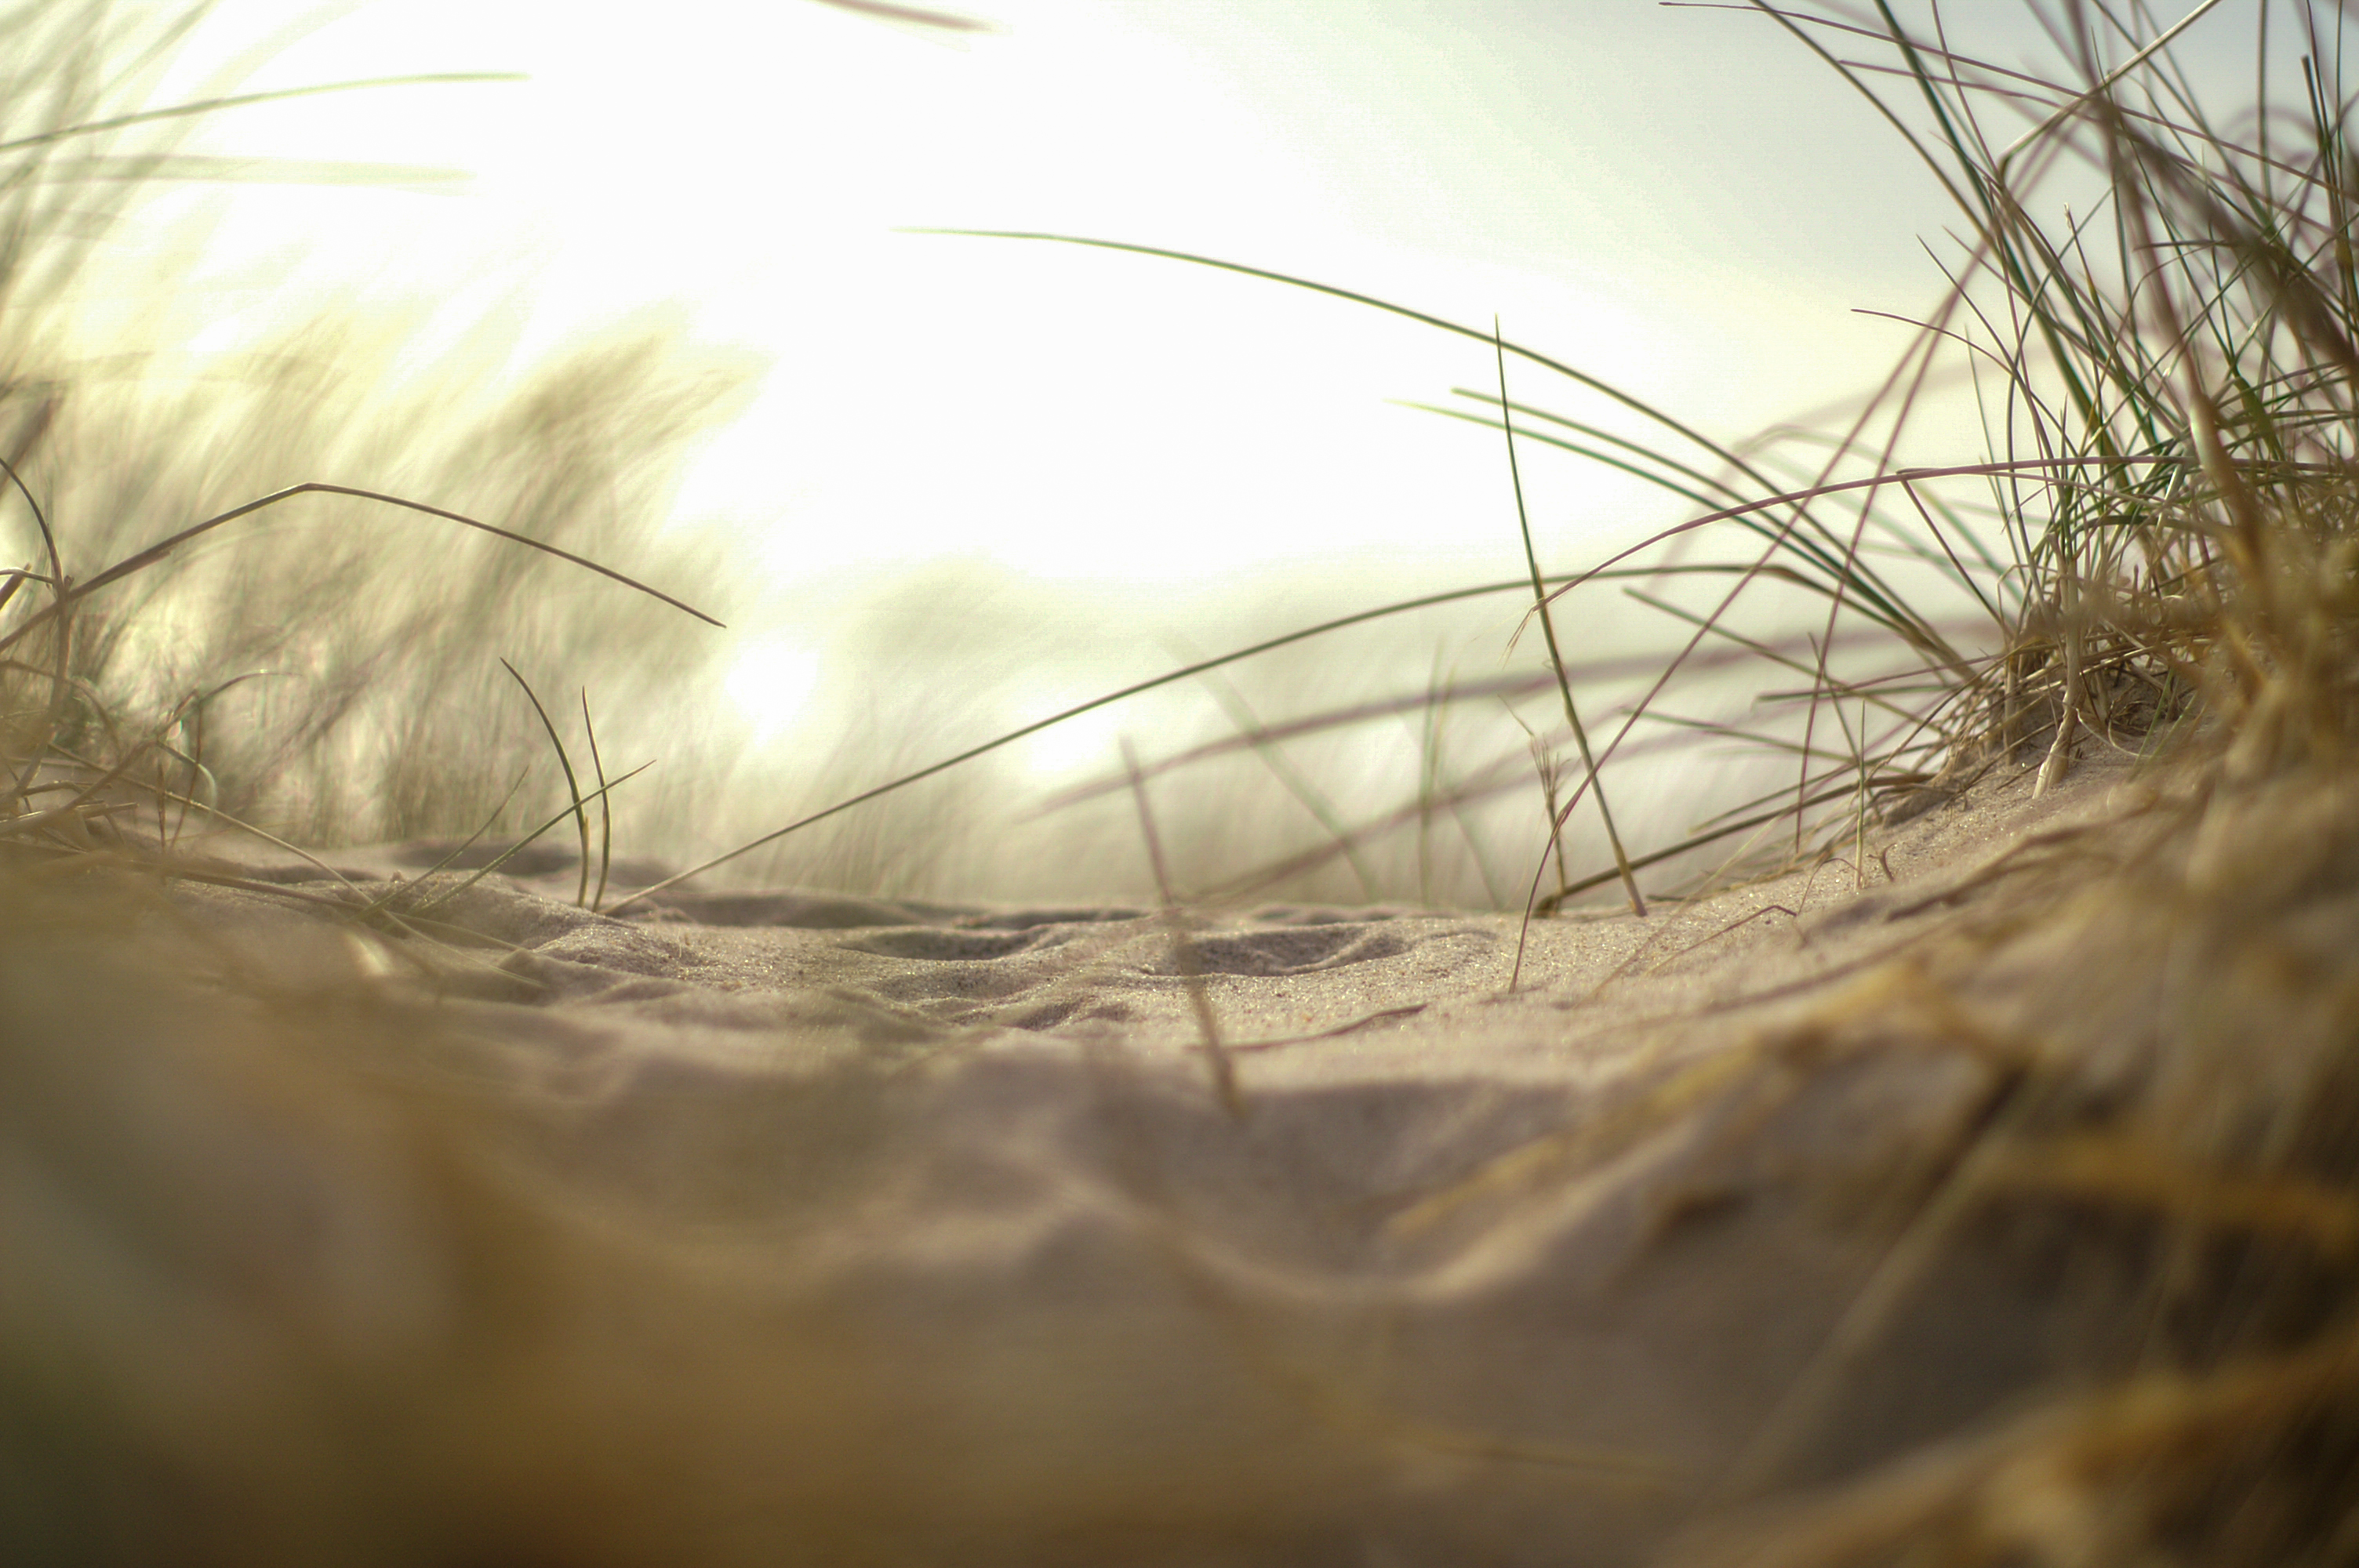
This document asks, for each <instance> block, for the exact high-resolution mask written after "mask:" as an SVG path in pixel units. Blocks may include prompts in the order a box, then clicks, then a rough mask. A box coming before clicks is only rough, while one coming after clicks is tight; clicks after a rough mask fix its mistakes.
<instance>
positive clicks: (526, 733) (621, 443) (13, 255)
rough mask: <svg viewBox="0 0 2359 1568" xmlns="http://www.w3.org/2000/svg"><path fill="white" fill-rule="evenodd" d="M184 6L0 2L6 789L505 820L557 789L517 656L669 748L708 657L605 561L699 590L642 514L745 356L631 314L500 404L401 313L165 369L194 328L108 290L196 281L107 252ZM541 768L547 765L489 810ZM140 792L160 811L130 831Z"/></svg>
mask: <svg viewBox="0 0 2359 1568" xmlns="http://www.w3.org/2000/svg"><path fill="white" fill-rule="evenodd" d="M201 11H202V8H201V7H200V8H197V9H196V10H194V11H190V12H188V13H185V14H179V15H174V16H167V17H164V18H162V19H160V20H159V19H156V18H147V19H146V20H145V21H144V23H143V22H142V21H141V20H140V19H137V18H134V19H131V20H128V21H126V20H124V19H120V18H115V17H114V16H111V15H110V14H109V11H108V9H107V8H106V7H104V6H98V5H61V4H54V3H52V4H36V5H26V6H22V7H20V8H18V9H17V10H16V12H14V13H12V14H11V15H10V16H8V17H7V18H6V23H7V26H8V27H9V28H10V30H11V33H12V36H13V37H14V38H16V46H17V47H16V51H15V53H14V55H13V57H12V58H14V59H16V60H17V61H19V62H20V63H19V65H18V66H17V67H16V70H17V74H18V81H17V82H16V88H15V90H13V91H12V92H10V93H9V95H8V97H7V98H6V99H5V110H0V113H5V124H0V142H5V150H6V152H7V154H8V156H9V157H11V158H12V159H13V160H14V161H13V162H12V163H11V164H10V165H9V166H8V167H7V169H6V173H5V197H4V198H0V199H4V200H5V203H6V206H5V212H0V224H5V232H6V234H7V236H8V245H7V248H6V250H5V254H0V439H5V442H6V445H5V449H0V458H5V460H6V461H7V463H8V465H9V472H8V479H7V483H8V487H9V488H8V494H7V498H6V502H5V510H0V515H5V518H6V519H7V526H8V527H9V528H10V529H11V531H12V532H14V533H15V534H16V536H17V537H18V538H19V539H20V540H23V541H27V542H29V544H30V545H31V547H32V548H31V555H30V557H29V558H27V560H26V561H25V563H24V565H23V567H22V568H21V569H20V570H19V571H17V572H16V573H14V574H12V575H11V576H10V578H9V579H8V581H9V588H8V592H9V598H10V600H11V602H10V603H9V605H8V606H7V609H6V611H5V618H0V648H4V649H5V659H6V661H7V662H6V665H5V672H0V673H5V700H6V706H7V708H8V711H9V719H8V723H9V745H10V752H11V756H10V760H9V765H10V767H11V769H12V770H13V771H14V772H16V774H17V775H18V784H17V785H16V788H15V789H14V791H13V792H12V796H11V798H12V800H13V801H14V802H16V804H17V805H18V806H20V807H21V806H25V805H27V804H35V805H40V804H47V805H54V804H55V801H54V800H53V799H50V798H49V796H48V795H46V794H40V793H39V792H49V791H53V790H55V789H58V788H62V787H64V786H65V784H66V783H67V782H69V781H80V782H78V783H74V784H73V789H74V790H76V791H79V790H83V789H86V788H88V787H89V784H90V783H91V781H92V780H94V779H96V778H99V777H102V776H103V777H105V778H106V779H107V780H108V784H109V787H110V788H111V789H112V790H113V791H114V798H113V802H112V804H113V805H114V806H115V807H116V808H117V811H116V818H117V820H118V821H120V822H124V823H130V822H133V821H136V822H138V823H141V824H143V825H144V827H145V829H146V831H147V836H148V837H149V838H157V837H159V836H160V837H166V838H179V837H181V836H182V835H183V833H184V832H188V831H196V832H200V833H202V832H207V831H210V830H211V829H212V828H214V827H218V826H220V825H222V824H224V823H228V822H245V823H248V824H251V825H254V826H257V827H263V828H265V829H266V830H267V831H268V832H270V833H271V834H273V835H276V836H278V837H281V838H291V839H295V840H298V841H301V842H306V843H310V844H315V845H331V844H340V843H350V842H356V841H374V840H382V839H386V838H402V837H409V836H414V835H421V834H429V835H431V834H464V833H468V832H472V831H475V830H478V829H482V828H486V827H489V828H490V829H491V830H492V831H495V832H500V831H506V832H508V833H511V834H512V833H513V832H514V831H515V830H516V828H517V827H519V826H520V825H521V824H522V823H523V822H524V821H525V820H527V816H529V813H530V811H531V810H532V809H537V808H544V807H545V806H546V803H547V801H548V799H549V791H550V786H551V781H553V779H554V777H555V773H556V770H554V769H553V768H550V767H549V766H548V745H549V741H548V740H547V738H546V737H545V735H544V734H543V732H542V730H541V727H540V725H539V723H538V720H537V719H536V718H535V716H534V714H533V712H532V710H531V708H529V707H528V706H527V704H526V702H525V701H524V700H523V699H522V697H520V696H519V694H518V693H517V691H516V687H515V685H514V684H513V683H512V680H511V677H510V676H508V675H507V674H506V673H505V672H504V671H503V669H502V667H501V664H500V660H501V658H502V657H503V656H505V657H506V658H508V659H510V660H512V661H514V662H515V663H516V665H517V666H518V670H519V674H520V675H521V676H523V677H524V678H526V679H527V680H530V681H532V682H533V683H535V684H536V685H537V686H538V687H540V688H541V689H542V690H543V691H546V692H547V693H548V694H549V697H550V699H551V700H552V701H553V702H555V703H557V704H558V705H560V707H561V708H565V709H566V710H567V711H568V712H569V713H571V711H572V710H573V709H574V708H575V707H576V704H577V702H578V701H579V700H580V698H581V697H582V690H583V688H584V687H588V688H592V689H591V690H590V691H589V693H588V700H589V702H590V703H591V704H592V706H593V707H594V710H595V712H596V714H597V717H598V718H599V719H603V720H604V721H605V723H606V724H607V726H608V729H607V735H606V739H607V741H608V742H609V743H610V744H613V743H614V742H616V741H620V742H621V743H622V744H623V745H624V746H626V747H628V748H629V749H630V750H631V751H632V752H638V751H640V750H641V749H642V748H644V747H647V746H648V745H649V744H651V743H652V744H664V745H679V744H680V743H681V742H682V741H684V740H685V737H683V736H682V735H681V734H680V733H679V730H677V727H675V726H672V725H669V724H668V723H659V722H651V721H650V716H651V715H653V714H657V713H660V712H664V711H667V710H668V707H669V703H670V701H671V699H672V698H673V697H674V696H675V695H676V691H677V687H678V683H679V682H681V681H683V680H692V679H693V678H694V677H695V676H696V675H697V674H698V673H699V671H700V670H701V668H702V667H703V666H704V665H706V664H707V663H708V662H709V659H710V656H711V654H712V653H713V652H714V651H716V649H715V645H714V644H713V643H712V641H711V640H710V639H711V631H710V628H709V627H702V626H699V625H697V623H696V622H695V620H694V619H692V618H691V616H690V615H683V614H681V613H680V610H681V609H682V608H685V607H684V606H683V605H682V604H681V602H680V600H679V599H678V598H676V597H673V595H670V594H655V593H651V592H645V591H642V592H634V591H631V589H633V588H634V587H636V586H639V585H638V583H637V582H636V581H635V579H631V578H627V577H624V576H623V575H622V574H620V573H616V572H614V571H612V570H610V568H606V567H605V566H603V565H598V564H597V562H599V561H601V560H603V559H604V558H607V557H614V558H616V559H620V558H622V557H625V556H626V555H627V556H631V557H636V559H635V560H634V561H633V565H634V566H635V567H639V568H642V569H643V570H644V572H645V576H646V579H647V580H650V581H652V580H656V579H661V580H662V581H664V582H666V583H667V584H669V587H670V588H671V589H673V590H674V593H675V594H676V593H678V592H680V591H686V592H690V593H696V594H699V595H701V594H702V592H703V590H704V589H708V588H710V587H711V585H712V583H713V582H714V580H715V579H717V577H718V571H717V569H716V568H717V567H718V560H717V557H715V555H714V554H713V552H712V551H711V550H710V549H708V548H706V547H704V546H702V545H701V544H700V543H697V542H695V541H693V540H690V538H689V537H688V536H687V535H684V534H680V535H672V536H670V537H668V538H663V539H661V540H658V527H657V525H658V524H659V523H660V522H661V520H662V518H663V514H664V511H665V509H666V507H667V505H668V503H669V498H670V493H671V491H672V488H673V483H674V480H675V477H676V474H677V471H678V466H679V460H680V459H681V457H682V456H683V455H684V449H685V446H686V443H687V442H688V441H689V440H690V439H691V438H694V437H696V436H697V435H700V434H701V433H702V432H703V431H704V430H706V429H707V428H709V427H711V426H712V423H713V422H714V421H715V420H716V419H717V418H718V417H719V416H722V415H723V414H725V412H726V411H727V409H728V407H729V406H730V404H731V402H732V400H733V399H734V397H735V396H736V395H738V394H739V393H740V392H741V391H742V389H743V387H744V385H745V381H746V375H745V368H744V367H743V366H742V365H739V364H736V363H734V362H731V361H729V360H727V359H725V358H722V357H718V356H714V355H712V354H709V353H696V352H691V351H688V350H687V349H686V348H685V347H684V346H683V345H682V343H681V341H680V336H679V332H678V330H676V329H675V328H673V327H671V326H670V325H669V324H667V323H665V322H663V321H662V320H660V319H653V318H650V319H648V320H647V321H645V322H642V323H640V324H638V325H636V326H634V327H631V328H627V329H624V330H617V331H615V332H614V333H612V334H610V335H609V336H608V337H607V338H606V339H605V340H604V341H601V342H596V343H592V344H590V345H588V346H586V347H583V348H581V349H578V350H576V351H573V352H572V353H571V355H570V356H567V357H563V358H560V359H558V360H555V361H553V362H550V363H549V364H546V365H544V366H542V367H540V368H539V369H538V371H537V372H536V373H532V374H530V375H528V376H527V377H525V378H524V379H523V380H522V381H521V382H520V383H519V384H516V385H513V386H509V385H505V384H502V383H501V381H500V380H499V376H500V373H501V369H502V367H501V366H500V365H499V363H498V359H499V357H500V355H499V352H498V351H499V350H500V348H501V347H502V345H501V343H500V342H499V341H497V339H496V335H495V333H493V332H479V333H477V334H475V336H474V337H473V338H472V339H462V341H460V342H459V343H458V344H457V345H456V346H455V347H454V348H453V349H452V350H451V351H450V352H449V354H448V357H447V358H446V359H444V360H443V361H442V362H439V363H433V364H428V365H425V366H423V367H420V366H419V365H417V364H415V363H412V362H410V360H411V356H409V355H408V352H407V349H408V341H409V340H410V338H411V337H412V336H413V334H414V331H415V330H416V329H417V327H418V326H419V324H420V323H419V321H418V320H417V319H414V318H405V317H402V316H399V315H398V314H396V315H394V316H391V317H388V316H386V315H385V314H382V313H378V314H364V312H363V311H362V310H361V309H360V308H357V307H354V308H346V309H344V310H342V312H330V313H325V314H322V315H321V316H319V317H318V318H316V319H313V320H311V321H310V322H308V323H299V324H296V325H294V326H291V327H289V328H288V329H286V330H282V331H281V332H280V333H279V334H278V335H277V337H276V338H274V339H272V340H270V341H266V342H265V343H263V344H261V345H259V346H257V347H255V348H253V349H251V350H249V351H245V352H243V353H237V354H215V355H212V356H207V357H203V358H194V359H192V358H191V357H190V356H187V355H183V354H179V353H177V352H174V351H172V343H171V341H170V340H169V339H168V338H164V337H163V336H161V334H162V333H163V332H164V331H165V330H168V329H171V328H175V327H178V328H179V329H181V330H185V327H186V323H185V322H182V321H178V320H175V319H172V313H171V311H170V310H169V309H168V308H157V309H153V310H150V311H147V312H145V313H143V312H142V311H140V310H139V309H137V308H130V307H128V306H127V305H126V303H125V301H124V300H123V299H121V298H117V297H115V296H117V295H120V294H121V293H122V291H124V290H125V288H126V287H130V288H134V289H136V288H138V287H147V288H149V289H152V290H153V291H154V295H155V297H157V298H158V300H166V299H168V298H169V297H170V291H171V289H172V288H173V287H174V286H175V285H176V283H177V282H178V281H179V277H180V276H181V275H182V274H184V273H186V271H187V270H188V269H189V268H190V267H192V266H193V265H194V264H193V261H192V260H191V259H190V258H189V257H187V256H180V257H169V256H168V257H162V258H156V257H150V258H148V259H147V262H146V263H145V265H142V264H140V263H139V262H137V261H136V260H135V259H134V258H133V257H132V256H128V255H125V254H122V253H121V252H120V250H119V249H111V248H110V247H109V246H108V245H107V244H106V243H105V240H106V238H107V235H108V234H109V233H110V232H112V231H113V230H114V228H115V227H116V226H117V225H118V224H119V222H120V220H121V219H122V218H123V217H124V216H125V211H126V207H125V203H127V202H128V201H129V200H130V199H131V193H132V192H134V191H135V190H136V189H138V188H140V187H141V186H143V185H145V184H147V183H151V182H153V181H155V180H158V179H163V178H170V177H172V176H173V175H174V174H175V173H176V172H177V171H178V170H179V161H178V159H177V157H176V155H175V154H174V152H173V150H172V142H171V136H172V134H173V132H174V131H175V130H176V129H177V128H178V127H179V126H180V125H182V124H186V123H187V119H188V117H189V115H190V114H192V113H195V112H200V111H202V110H204V109H205V108H206V105H204V104H199V105H196V106H194V107H193V108H190V109H183V108H179V107H168V108H166V109H162V110H153V109H143V108H140V107H139V106H138V104H137V94H138V92H140V91H141V90H142V88H143V85H144V83H145V82H146V81H147V80H148V78H149V77H151V76H152V74H153V70H154V68H155V65H156V62H157V59H158V58H159V55H158V51H160V50H163V49H167V48H168V46H169V44H170V43H171V42H172V41H174V40H175V39H176V38H178V37H179V35H180V34H181V33H183V32H185V31H186V29H187V28H188V27H190V26H192V25H193V24H194V22H195V20H196V19H197V17H198V16H200V15H201ZM143 50H144V51H146V52H144V53H143V52H142V51H143ZM126 60H128V61H133V62H135V64H136V69H134V70H129V71H126V70H125V69H124V62H125V61H126ZM385 85H397V84H385ZM233 106H234V105H233ZM216 112H225V111H220V110H218V109H217V110H216ZM208 170H209V166H200V167H199V172H206V171H208ZM142 329H146V330H148V331H149V332H150V333H151V334H153V335H151V336H148V337H147V338H146V339H145V340H144V341H143V339H142V337H141V330H142ZM93 330H103V331H104V332H106V333H108V334H112V335H111V336H109V337H107V338H105V339H103V340H101V339H99V338H96V337H94V336H93ZM306 487H310V488H309V490H308V492H307V490H306ZM340 487H341V488H342V490H343V492H342V493H338V491H339V489H340ZM289 492H293V493H289ZM271 498H277V499H271ZM471 520H472V521H471ZM209 522H210V523H211V524H212V525H211V526H210V527H208V526H205V525H206V524H208V523H209ZM478 523H480V524H484V526H476V525H474V524H478ZM502 535H506V536H502ZM174 541H178V542H174ZM520 541H521V543H520ZM552 553H554V554H556V555H560V556H567V557H573V558H574V559H575V560H576V561H577V562H582V561H588V562H590V563H591V564H592V566H593V568H594V570H595V571H596V572H601V573H604V574H605V575H606V578H607V579H614V580H601V579H600V578H599V577H598V576H595V575H592V573H590V572H580V571H578V570H577V568H571V567H567V566H564V565H561V564H560V562H559V561H557V560H553V559H551V558H549V557H550V555H551V554H552ZM577 579H578V580H577ZM666 599H669V600H670V602H669V603H666V602H663V601H662V600H666ZM696 633H704V636H703V637H702V638H699V637H698V636H697V635H696ZM575 722H576V723H577V724H578V723H579V722H580V721H579V720H578V719H577V720H575ZM584 739H586V737H582V736H579V735H578V734H577V736H576V740H575V744H576V746H577V747H579V746H580V745H581V744H582V741H583V740H584ZM640 760H644V759H643V758H641V757H637V756H634V757H633V758H632V761H633V762H637V761H640ZM679 760H680V761H682V762H686V761H687V758H686V757H685V756H683V757H680V758H679ZM528 769H530V770H536V771H537V772H538V773H543V774H547V775H549V776H548V777H547V778H543V779H541V780H539V781H538V784H537V787H536V788H535V789H534V790H531V791H527V792H525V794H524V803H523V804H521V805H519V804H508V805H506V806H505V808H504V806H503V803H504V802H505V801H508V800H509V797H510V796H511V794H512V792H513V791H514V786H515V785H516V781H517V779H518V777H519V775H520V774H523V773H525V772H526V771H527V770H528ZM640 787H641V788H642V790H644V789H645V787H646V786H645V784H641V786H640ZM126 788H145V789H146V790H147V792H148V793H147V796H146V797H145V798H146V804H147V809H145V810H143V811H140V812H136V813H130V814H127V815H126V814H125V813H124V812H123V811H122V809H121V808H122V807H123V806H124V805H125V800H124V796H123V795H122V794H121V792H122V791H123V790H124V789H126ZM60 798H62V797H60ZM617 804H620V805H627V804H628V803H627V800H625V801H624V802H618V803H617Z"/></svg>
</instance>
